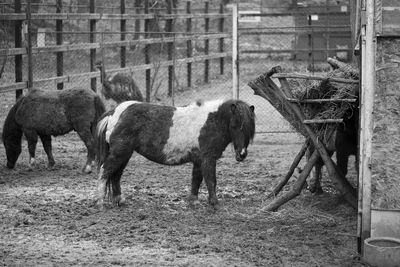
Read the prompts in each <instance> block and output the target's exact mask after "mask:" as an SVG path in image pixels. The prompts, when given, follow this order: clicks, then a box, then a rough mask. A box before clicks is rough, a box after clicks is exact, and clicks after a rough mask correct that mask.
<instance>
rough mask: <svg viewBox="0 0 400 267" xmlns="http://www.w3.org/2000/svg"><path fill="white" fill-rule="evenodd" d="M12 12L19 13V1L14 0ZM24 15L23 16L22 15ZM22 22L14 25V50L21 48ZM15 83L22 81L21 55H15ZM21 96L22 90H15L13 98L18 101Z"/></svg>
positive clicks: (19, 21) (16, 22) (18, 21)
mask: <svg viewBox="0 0 400 267" xmlns="http://www.w3.org/2000/svg"><path fill="white" fill-rule="evenodd" d="M14 10H15V12H18V13H19V12H21V0H14ZM24 15H25V14H24ZM21 29H22V21H21V20H17V21H15V23H14V46H15V48H19V47H22V31H21ZM14 62H15V70H14V71H15V82H16V83H19V82H22V79H23V73H22V68H23V61H22V55H16V56H15V59H14ZM21 96H22V90H17V91H16V92H15V98H16V99H18V98H19V97H21Z"/></svg>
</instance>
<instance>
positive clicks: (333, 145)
mask: <svg viewBox="0 0 400 267" xmlns="http://www.w3.org/2000/svg"><path fill="white" fill-rule="evenodd" d="M358 116H359V110H358V107H355V108H354V109H353V110H352V113H351V114H349V115H346V116H344V117H343V123H340V124H338V125H337V126H336V129H335V131H334V132H333V135H332V137H331V138H330V142H329V143H328V144H327V151H328V153H329V155H330V156H331V155H332V154H333V153H334V152H335V151H336V164H337V167H338V170H339V171H340V172H341V173H342V174H343V176H344V177H346V175H347V169H348V162H349V157H350V156H351V155H354V156H355V158H356V161H355V165H356V166H355V169H356V170H357V171H358V168H357V165H358V154H357V152H358V150H357V147H358V128H359V127H358V120H359V119H358ZM313 151H314V150H313V148H311V149H309V150H308V151H307V154H308V155H307V157H309V156H310V155H311V154H312V152H313ZM323 166H324V162H323V161H322V159H319V160H318V161H317V163H316V164H315V173H314V175H313V177H312V178H311V181H310V186H309V188H308V189H309V190H310V192H311V193H316V194H322V193H323V192H324V191H323V190H322V186H321V179H322V167H323Z"/></svg>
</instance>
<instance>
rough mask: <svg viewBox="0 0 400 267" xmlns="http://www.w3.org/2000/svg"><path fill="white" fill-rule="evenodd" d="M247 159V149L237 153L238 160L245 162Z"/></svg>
mask: <svg viewBox="0 0 400 267" xmlns="http://www.w3.org/2000/svg"><path fill="white" fill-rule="evenodd" d="M246 157H247V149H245V148H242V150H240V151H236V160H237V161H239V162H240V161H243V160H244V159H245V158H246Z"/></svg>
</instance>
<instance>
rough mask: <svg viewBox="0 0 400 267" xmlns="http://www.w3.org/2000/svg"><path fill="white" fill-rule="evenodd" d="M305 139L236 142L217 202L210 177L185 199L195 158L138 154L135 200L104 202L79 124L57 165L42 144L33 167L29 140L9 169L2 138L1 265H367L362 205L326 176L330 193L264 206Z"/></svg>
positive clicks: (127, 182)
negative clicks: (87, 169) (176, 160)
mask: <svg viewBox="0 0 400 267" xmlns="http://www.w3.org/2000/svg"><path fill="white" fill-rule="evenodd" d="M292 135H293V134H292ZM287 140H291V142H288V141H287ZM300 141H301V139H299V138H298V137H297V136H295V135H294V136H287V135H285V134H281V135H273V134H259V135H256V138H255V140H254V142H253V144H251V145H250V147H249V155H248V158H247V159H246V160H245V161H244V162H241V163H237V162H236V161H235V160H234V155H233V153H232V148H231V147H228V148H227V149H226V151H225V153H224V155H223V157H222V158H221V159H220V160H219V161H218V163H217V183H218V184H217V193H218V198H219V200H220V203H221V207H220V209H219V210H217V211H214V210H212V209H211V208H209V206H208V204H207V192H206V189H205V186H204V185H202V187H201V192H200V202H201V204H200V205H199V206H195V207H191V206H189V205H188V204H187V202H186V201H185V198H186V196H187V195H188V192H189V186H190V176H191V166H190V165H182V166H176V167H168V166H162V165H158V164H156V163H152V162H150V161H148V160H146V159H144V158H143V157H141V156H139V155H134V156H133V157H132V159H131V161H130V163H129V165H128V167H127V168H126V170H125V173H124V175H123V178H122V183H121V184H122V190H123V193H124V194H125V195H126V197H127V203H126V205H125V206H123V207H114V206H109V207H107V208H106V209H104V210H101V209H99V208H98V207H97V206H96V205H94V191H95V189H96V173H93V174H90V175H84V174H82V173H81V168H82V166H83V164H84V159H85V155H86V151H85V148H84V146H83V143H82V142H81V141H80V140H79V138H78V136H77V134H76V133H71V134H68V135H66V136H62V137H57V138H55V139H54V141H53V142H54V144H53V147H54V156H55V159H56V165H55V167H54V168H53V169H51V170H49V169H47V167H46V164H47V159H46V156H45V153H44V152H43V149H42V148H41V146H40V145H39V146H38V151H37V153H38V156H37V160H38V166H37V167H36V168H35V169H34V170H29V169H28V164H27V161H28V154H27V149H26V146H27V144H26V142H25V141H24V143H23V147H24V149H23V153H22V155H21V156H20V158H19V160H18V162H17V165H16V169H15V170H8V169H6V168H5V153H4V148H3V147H2V149H1V153H0V162H1V167H0V176H1V184H0V232H1V238H0V265H4V266H77V265H82V266H118V265H123V266H143V265H145V266H362V264H361V263H360V262H359V261H358V259H357V257H356V256H357V252H356V248H357V247H356V237H355V234H356V212H355V211H354V210H353V209H352V208H350V207H349V206H348V205H347V204H346V203H344V202H343V200H342V199H341V198H340V197H339V196H338V195H337V193H336V191H335V190H334V189H333V188H332V185H331V184H330V183H329V181H328V180H327V179H325V180H324V181H325V183H324V184H323V186H324V188H325V191H326V192H327V193H325V194H323V195H322V196H314V195H312V194H310V193H308V192H307V191H306V190H305V191H303V193H302V194H301V196H299V197H298V198H296V199H295V200H293V201H291V202H289V203H288V204H286V205H285V206H283V207H282V208H281V209H280V210H279V211H278V212H273V213H270V212H265V211H263V207H265V206H266V204H267V203H268V202H269V201H270V200H269V199H267V197H266V195H267V193H268V191H269V189H270V188H271V187H272V186H273V185H274V184H275V183H276V182H277V179H279V178H280V177H282V175H284V174H285V172H286V170H287V168H288V167H289V165H290V163H291V161H292V159H293V158H294V156H295V154H296V153H297V152H298V150H299V149H300V147H301V142H300Z"/></svg>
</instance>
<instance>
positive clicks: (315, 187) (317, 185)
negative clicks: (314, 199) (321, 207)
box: [308, 159, 324, 195]
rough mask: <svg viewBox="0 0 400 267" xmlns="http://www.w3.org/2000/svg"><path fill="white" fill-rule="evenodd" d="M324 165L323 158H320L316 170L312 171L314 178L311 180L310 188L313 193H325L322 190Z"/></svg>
mask: <svg viewBox="0 0 400 267" xmlns="http://www.w3.org/2000/svg"><path fill="white" fill-rule="evenodd" d="M323 166H324V163H323V162H322V160H321V159H318V161H317V163H316V164H315V166H314V171H313V173H312V176H313V177H312V178H311V180H310V186H309V188H308V189H309V190H310V192H311V193H315V194H317V195H320V194H322V193H324V191H323V190H322V186H321V179H322V167H323Z"/></svg>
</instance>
